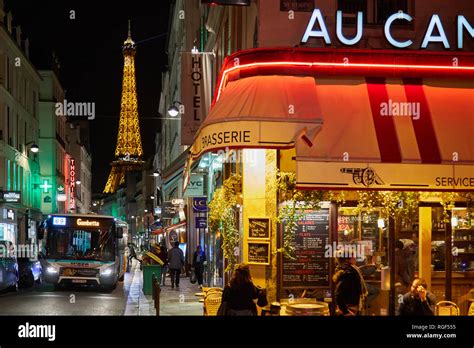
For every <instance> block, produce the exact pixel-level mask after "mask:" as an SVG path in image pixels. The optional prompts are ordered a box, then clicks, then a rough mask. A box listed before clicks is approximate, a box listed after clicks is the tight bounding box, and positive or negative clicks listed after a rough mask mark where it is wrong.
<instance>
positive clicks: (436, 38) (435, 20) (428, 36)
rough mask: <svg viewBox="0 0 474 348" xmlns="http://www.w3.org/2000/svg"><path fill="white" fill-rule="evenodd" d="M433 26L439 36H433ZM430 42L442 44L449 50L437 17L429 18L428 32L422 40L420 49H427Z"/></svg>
mask: <svg viewBox="0 0 474 348" xmlns="http://www.w3.org/2000/svg"><path fill="white" fill-rule="evenodd" d="M435 26H436V28H437V29H438V31H439V35H437V36H433V29H434V27H435ZM430 42H442V43H443V45H444V48H449V42H448V38H447V37H446V33H445V32H444V28H443V24H442V23H441V19H440V18H439V16H438V15H433V16H432V17H431V20H430V24H429V26H428V30H427V31H426V35H425V38H424V39H423V43H422V44H421V48H426V47H428V44H429V43H430Z"/></svg>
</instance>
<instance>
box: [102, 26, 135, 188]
mask: <svg viewBox="0 0 474 348" xmlns="http://www.w3.org/2000/svg"><path fill="white" fill-rule="evenodd" d="M122 52H123V57H124V66H123V81H122V101H121V104H120V122H119V129H118V137H117V146H116V148H115V159H114V161H113V162H112V163H111V164H110V165H111V166H112V169H111V171H110V174H109V178H108V180H107V184H106V185H105V189H104V193H114V192H115V191H117V189H118V187H119V186H120V185H122V184H125V177H126V173H127V172H129V171H136V170H140V169H141V168H142V166H143V164H144V161H142V157H143V148H142V141H141V136H140V124H139V122H138V105H137V86H136V81H135V53H136V48H135V42H134V41H133V40H132V34H131V30H130V21H128V38H127V40H125V42H124V43H123V46H122Z"/></svg>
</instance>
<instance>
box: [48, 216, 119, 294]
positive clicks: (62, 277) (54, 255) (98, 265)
mask: <svg viewBox="0 0 474 348" xmlns="http://www.w3.org/2000/svg"><path fill="white" fill-rule="evenodd" d="M39 238H40V239H41V247H40V257H41V260H42V266H43V279H44V281H45V282H47V283H51V284H54V286H55V288H58V287H60V286H62V285H67V284H76V285H94V286H96V287H98V288H102V289H104V290H106V291H112V290H114V289H115V288H116V287H117V283H118V282H119V281H122V280H123V277H124V274H125V272H126V270H127V262H128V249H127V243H128V228H127V224H126V223H125V222H123V221H120V220H118V219H116V218H114V217H112V216H104V215H82V214H51V215H48V218H47V219H46V220H45V221H44V222H43V223H42V227H41V229H40V231H39Z"/></svg>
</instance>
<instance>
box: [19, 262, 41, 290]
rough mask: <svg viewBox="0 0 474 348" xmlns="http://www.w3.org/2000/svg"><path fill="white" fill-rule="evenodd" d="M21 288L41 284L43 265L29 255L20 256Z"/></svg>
mask: <svg viewBox="0 0 474 348" xmlns="http://www.w3.org/2000/svg"><path fill="white" fill-rule="evenodd" d="M18 269H19V274H20V276H19V278H20V279H19V281H18V284H19V286H20V288H30V287H32V286H34V285H35V283H36V284H40V283H41V280H42V267H41V262H40V261H39V260H30V259H29V258H27V257H21V258H18Z"/></svg>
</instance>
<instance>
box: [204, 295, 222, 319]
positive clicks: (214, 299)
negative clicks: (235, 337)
mask: <svg viewBox="0 0 474 348" xmlns="http://www.w3.org/2000/svg"><path fill="white" fill-rule="evenodd" d="M221 302H222V292H219V291H212V292H211V293H208V294H207V295H206V297H205V298H204V315H206V316H216V315H217V311H218V310H219V306H220V305H221Z"/></svg>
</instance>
